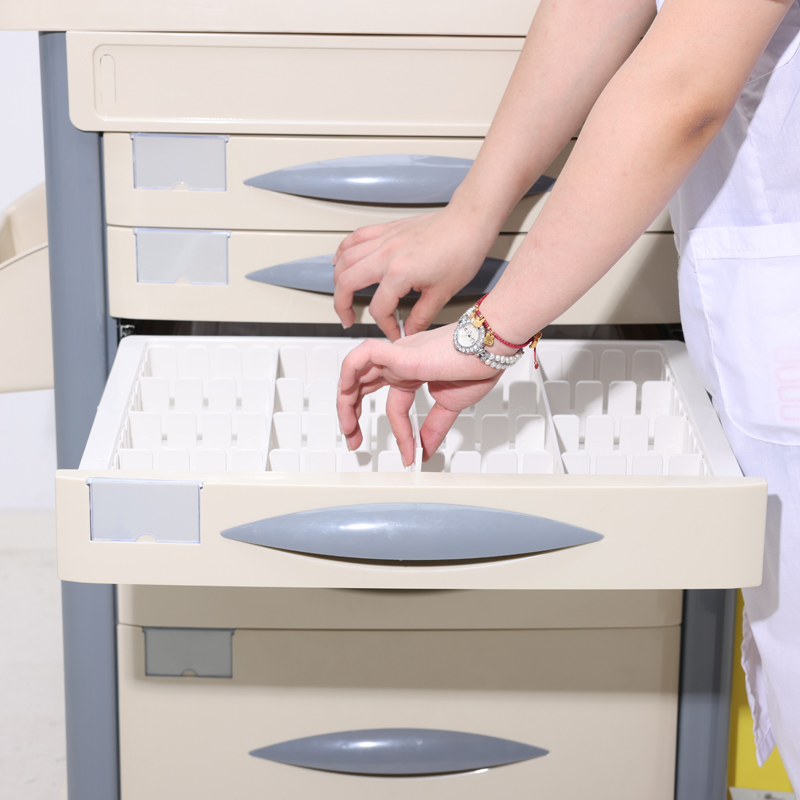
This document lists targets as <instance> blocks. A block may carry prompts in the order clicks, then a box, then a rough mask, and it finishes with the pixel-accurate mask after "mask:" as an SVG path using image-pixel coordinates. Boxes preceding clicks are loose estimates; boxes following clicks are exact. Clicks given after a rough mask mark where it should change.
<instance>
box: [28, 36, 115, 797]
mask: <svg viewBox="0 0 800 800" xmlns="http://www.w3.org/2000/svg"><path fill="white" fill-rule="evenodd" d="M39 55H40V62H41V71H42V107H43V116H44V150H45V177H46V183H47V227H48V239H49V249H50V287H51V288H50V291H51V298H52V317H53V365H54V372H55V399H56V444H57V449H58V466H59V467H60V468H75V467H77V466H78V464H79V462H80V459H81V454H82V453H83V448H84V446H85V444H86V439H87V437H88V435H89V430H90V429H91V426H92V421H93V419H94V415H95V411H96V409H97V404H98V403H99V401H100V396H101V395H102V392H103V387H104V386H105V381H106V376H107V374H108V358H109V354H110V353H111V352H112V350H111V349H109V348H108V346H107V344H108V342H107V337H108V314H107V310H106V308H107V306H106V292H105V273H104V248H103V221H102V220H103V217H102V200H101V197H102V182H101V181H102V176H101V169H100V164H101V160H100V158H101V156H100V136H99V135H98V134H95V133H84V132H82V131H79V130H78V129H77V128H75V127H74V126H73V125H72V123H71V122H70V119H69V108H68V100H67V51H66V35H65V34H63V33H42V34H40V37H39ZM62 602H63V616H64V622H63V624H64V674H65V690H66V721H67V787H68V793H69V797H70V800H117V798H118V797H119V753H118V743H117V691H116V640H115V624H116V619H115V615H116V610H115V589H114V587H113V586H104V585H92V584H79V583H68V582H64V583H63V584H62Z"/></svg>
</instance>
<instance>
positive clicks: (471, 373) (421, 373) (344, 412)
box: [336, 325, 513, 466]
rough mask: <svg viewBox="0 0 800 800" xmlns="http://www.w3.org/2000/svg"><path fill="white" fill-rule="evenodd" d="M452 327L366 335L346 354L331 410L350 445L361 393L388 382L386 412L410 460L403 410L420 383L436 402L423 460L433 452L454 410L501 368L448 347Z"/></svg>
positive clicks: (475, 396) (473, 399)
mask: <svg viewBox="0 0 800 800" xmlns="http://www.w3.org/2000/svg"><path fill="white" fill-rule="evenodd" d="M454 330H455V325H447V326H445V327H443V328H437V329H436V330H433V331H426V332H424V333H418V334H416V335H414V336H409V337H407V338H405V339H401V340H400V341H398V342H395V343H390V342H386V341H383V340H382V339H369V340H368V341H366V342H364V343H363V344H361V345H359V346H358V347H356V348H355V349H354V350H352V351H351V352H350V353H349V354H348V355H347V357H346V358H345V359H344V362H343V363H342V374H341V381H340V384H339V393H338V397H337V401H336V410H337V412H338V414H339V424H340V425H341V428H342V433H343V434H344V436H345V438H346V440H347V446H348V448H349V449H350V450H355V448H357V447H358V446H359V445H360V444H361V430H360V428H359V426H358V418H359V416H360V414H361V403H362V401H363V399H364V397H366V396H367V395H368V394H371V393H372V392H376V391H378V389H380V388H381V387H383V386H387V385H388V386H389V387H390V389H389V396H388V398H387V400H386V416H387V417H388V418H389V422H390V423H391V426H392V431H393V433H394V435H395V437H396V439H397V444H398V447H399V448H400V455H401V456H402V459H403V464H405V465H406V466H408V465H409V464H411V463H412V462H413V461H414V435H413V432H412V428H411V421H410V419H409V417H408V412H409V410H410V409H411V404H412V403H413V402H414V393H415V392H416V390H417V389H419V388H420V386H422V384H423V383H427V384H428V389H429V390H430V393H431V395H432V397H433V399H434V400H435V401H436V403H435V405H434V406H433V408H432V409H431V410H430V411H429V412H428V415H427V416H426V417H425V422H424V424H423V426H422V429H421V430H420V436H421V438H422V449H423V459H424V460H425V461H427V460H428V459H429V458H430V457H431V456H432V455H433V454H434V453H435V452H436V450H437V448H438V447H439V445H440V444H441V443H442V440H443V439H444V437H445V434H446V433H447V431H448V430H450V427H451V426H452V424H453V422H454V421H455V419H456V417H457V416H458V415H459V413H460V412H461V411H463V410H464V409H465V408H468V407H469V406H471V405H473V404H474V403H477V402H478V401H479V400H480V399H482V398H483V397H484V396H485V395H487V394H488V393H489V390H490V389H491V388H492V387H493V386H494V385H495V384H496V383H497V381H498V380H499V379H500V375H501V371H500V370H495V369H493V368H492V367H487V366H486V365H485V364H484V363H483V362H482V361H481V360H480V359H478V358H476V357H475V356H472V355H465V354H464V353H459V352H458V351H457V350H456V349H455V348H454V347H453V331H454ZM492 349H493V350H494V349H495V348H492ZM498 352H500V351H499V350H498ZM504 352H508V353H511V352H513V351H511V350H508V351H504Z"/></svg>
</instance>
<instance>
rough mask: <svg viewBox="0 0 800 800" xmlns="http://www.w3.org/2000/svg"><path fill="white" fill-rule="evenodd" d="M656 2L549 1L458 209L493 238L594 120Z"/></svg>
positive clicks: (542, 7)
mask: <svg viewBox="0 0 800 800" xmlns="http://www.w3.org/2000/svg"><path fill="white" fill-rule="evenodd" d="M654 13H655V0H542V3H541V5H540V6H539V8H538V10H537V12H536V15H535V17H534V20H533V23H532V24H531V28H530V31H529V33H528V36H527V39H526V41H525V45H524V47H523V49H522V53H521V54H520V58H519V61H518V63H517V66H516V69H515V70H514V74H513V76H512V78H511V80H510V82H509V84H508V87H507V88H506V91H505V94H504V95H503V99H502V101H501V103H500V106H499V108H498V110H497V113H496V115H495V118H494V121H493V122H492V125H491V128H490V129H489V132H488V134H487V136H486V140H485V142H484V144H483V147H482V148H481V151H480V153H479V155H478V158H477V159H476V160H475V164H474V165H473V167H472V169H471V170H470V172H469V174H468V175H467V177H466V179H465V180H464V182H463V183H462V184H461V186H460V187H459V189H458V190H457V191H456V193H455V195H454V197H453V200H452V201H451V207H452V208H453V209H454V210H456V211H457V213H458V214H459V216H461V217H462V218H463V219H465V220H468V221H469V224H474V225H477V226H479V227H480V228H481V229H482V230H485V231H486V235H487V236H488V237H490V239H491V240H493V239H494V237H495V236H496V235H497V233H498V232H499V230H500V228H501V226H502V224H503V222H504V221H505V219H506V218H507V217H508V215H509V214H510V212H511V210H512V209H513V208H514V206H515V205H516V204H517V202H518V201H519V200H520V198H521V197H522V196H523V195H524V194H525V192H526V191H527V190H528V189H529V188H530V187H531V186H532V185H533V183H534V181H535V180H536V179H537V178H538V177H539V176H540V175H541V174H542V172H543V171H544V170H545V169H546V168H547V167H548V166H549V165H550V163H551V162H552V161H553V159H555V157H556V156H557V155H558V154H559V152H560V151H561V150H562V149H563V147H564V146H565V145H566V143H567V142H568V141H569V140H570V138H571V137H572V136H573V135H574V134H575V132H576V131H577V129H578V127H579V126H580V125H581V123H582V122H583V121H584V120H585V119H586V116H587V114H588V113H589V110H590V109H591V108H592V106H593V105H594V103H595V101H596V100H597V98H598V96H599V95H600V93H601V92H602V90H603V88H604V87H605V85H606V84H607V83H608V81H609V80H610V79H611V77H612V76H613V75H614V73H615V72H616V71H617V70H618V69H619V67H620V65H621V64H622V63H623V62H624V61H625V59H626V58H627V57H628V56H629V55H630V53H631V51H632V50H633V48H634V47H635V46H636V44H637V42H638V41H639V39H640V38H641V37H642V35H643V34H644V32H645V30H646V29H647V26H648V25H649V24H650V22H651V21H652V18H653V15H654Z"/></svg>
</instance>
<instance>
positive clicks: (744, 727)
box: [728, 592, 792, 792]
mask: <svg viewBox="0 0 800 800" xmlns="http://www.w3.org/2000/svg"><path fill="white" fill-rule="evenodd" d="M742 609H743V602H742V593H741V592H739V598H738V601H737V608H736V649H735V653H736V658H735V663H734V667H733V693H732V698H731V735H730V743H729V747H728V785H729V786H735V787H738V788H740V789H762V790H764V791H773V792H791V791H792V785H791V783H789V777H788V776H787V775H786V770H785V769H784V767H783V762H782V761H781V756H780V753H779V752H778V750H777V748H776V749H775V751H774V752H773V753H772V755H771V756H770V757H769V758H768V759H767V763H766V764H764V766H763V767H759V766H758V763H757V762H756V746H755V740H754V738H753V717H752V715H751V713H750V706H749V705H748V703H747V691H746V689H745V682H744V670H743V669H742V665H741V662H740V659H739V653H740V652H741V647H742Z"/></svg>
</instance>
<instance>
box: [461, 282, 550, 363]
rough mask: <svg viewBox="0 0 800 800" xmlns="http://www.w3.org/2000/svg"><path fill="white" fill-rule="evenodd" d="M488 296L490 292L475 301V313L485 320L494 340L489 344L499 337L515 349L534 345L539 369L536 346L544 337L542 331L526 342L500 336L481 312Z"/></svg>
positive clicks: (535, 359) (503, 342) (535, 361)
mask: <svg viewBox="0 0 800 800" xmlns="http://www.w3.org/2000/svg"><path fill="white" fill-rule="evenodd" d="M488 296H489V295H488V294H485V295H484V296H483V297H481V299H480V300H478V302H477V303H475V313H476V314H477V315H479V316H480V318H481V319H482V320H483V325H484V327H485V328H486V332H487V333H488V334H489V335H490V338H491V340H492V341H489V342H487V344H488V345H489V346H491V345H492V344H493V341H494V339H497V341H498V342H501V343H502V344H504V345H505V346H506V347H513V348H514V349H515V350H524V349H525V348H526V347H532V348H533V366H534V368H535V369H539V359H538V358H537V357H536V346H537V345H538V344H539V340H540V339H541V338H542V332H541V331H539V333H535V334H534V335H533V336H531V338H530V339H528V341H527V342H524V343H523V344H512V343H511V342H507V341H506V340H505V339H504V338H503V337H502V336H500V335H499V334H498V333H497V332H496V331H495V330H494V329H493V328H492V326H491V325H489V322H488V320H487V319H486V317H484V316H483V314H481V313H480V308H481V303H482V302H483V301H484V300H485V299H486V298H487V297H488Z"/></svg>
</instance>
